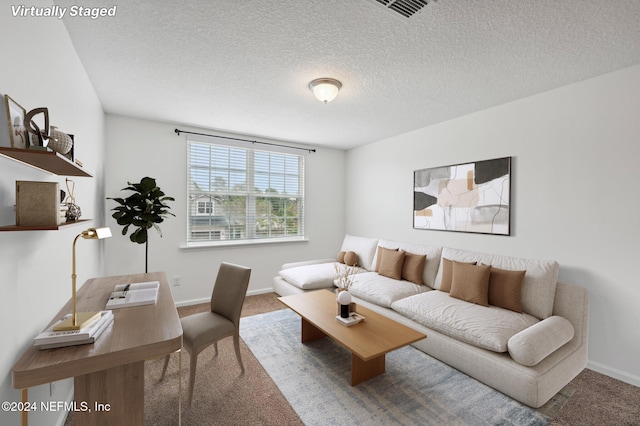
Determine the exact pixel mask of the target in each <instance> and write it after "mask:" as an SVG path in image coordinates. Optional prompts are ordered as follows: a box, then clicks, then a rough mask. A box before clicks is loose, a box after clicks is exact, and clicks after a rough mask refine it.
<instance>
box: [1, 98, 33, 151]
mask: <svg viewBox="0 0 640 426" xmlns="http://www.w3.org/2000/svg"><path fill="white" fill-rule="evenodd" d="M4 102H5V107H6V110H7V122H8V123H7V124H8V125H9V137H10V139H11V148H21V149H26V148H28V147H29V134H28V133H27V129H26V128H25V127H24V116H25V115H26V114H27V111H26V110H25V109H24V108H23V107H22V106H20V104H19V103H17V102H16V101H15V100H13V99H12V98H11V97H10V96H9V95H4Z"/></svg>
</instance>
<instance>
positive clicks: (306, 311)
mask: <svg viewBox="0 0 640 426" xmlns="http://www.w3.org/2000/svg"><path fill="white" fill-rule="evenodd" d="M278 300H280V301H281V302H282V303H284V304H285V305H287V306H288V307H289V308H290V309H291V310H293V311H294V312H296V313H297V314H298V315H300V316H301V317H302V343H306V342H311V341H313V340H317V339H321V338H323V337H325V336H329V337H331V338H332V339H333V340H335V341H336V342H338V343H340V344H341V345H342V346H344V347H345V348H346V349H348V350H349V352H351V386H355V385H357V384H358V383H361V382H364V381H365V380H368V379H371V378H372V377H375V376H377V375H379V374H382V373H384V371H385V354H386V353H387V352H391V351H393V350H395V349H398V348H401V347H403V346H406V345H408V344H411V343H413V342H417V341H418V340H422V339H424V338H425V337H427V336H426V335H425V334H423V333H420V332H418V331H416V330H414V329H412V328H409V327H407V326H405V325H402V324H400V323H398V322H396V321H394V320H392V319H389V318H387V317H385V316H383V315H380V314H378V313H376V312H374V311H372V310H370V309H367V308H365V307H363V306H360V305H357V306H356V311H357V312H358V313H359V314H360V315H363V316H364V317H365V320H364V321H363V322H361V323H359V324H356V325H352V326H350V327H347V326H345V325H342V324H340V323H338V322H337V321H336V315H337V305H336V295H335V293H334V292H331V291H328V290H317V291H311V292H306V293H302V294H295V295H292V296H284V297H279V298H278Z"/></svg>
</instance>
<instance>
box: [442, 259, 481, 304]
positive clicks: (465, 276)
mask: <svg viewBox="0 0 640 426" xmlns="http://www.w3.org/2000/svg"><path fill="white" fill-rule="evenodd" d="M452 269H453V271H452V272H453V273H452V274H451V291H450V292H449V296H451V297H455V298H456V299H462V300H466V301H467V302H470V303H475V304H478V305H482V306H489V275H490V274H491V266H488V265H470V264H468V263H461V262H453V268H452Z"/></svg>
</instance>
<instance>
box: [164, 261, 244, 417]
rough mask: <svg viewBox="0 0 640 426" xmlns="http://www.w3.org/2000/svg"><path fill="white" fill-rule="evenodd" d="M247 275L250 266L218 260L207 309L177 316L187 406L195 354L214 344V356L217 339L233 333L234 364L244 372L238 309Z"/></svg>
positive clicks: (240, 308) (167, 359)
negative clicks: (186, 355) (187, 362)
mask: <svg viewBox="0 0 640 426" xmlns="http://www.w3.org/2000/svg"><path fill="white" fill-rule="evenodd" d="M250 276H251V269H250V268H247V267H244V266H240V265H234V264H232V263H222V264H221V265H220V269H219V270H218V276H217V278H216V283H215V286H214V287H213V293H212V295H211V312H201V313H198V314H194V315H189V316H187V317H184V318H181V319H180V322H181V323H182V332H183V333H182V347H183V348H184V349H186V350H187V351H188V352H189V354H190V359H191V362H190V367H189V369H190V371H189V402H188V404H189V405H191V400H192V399H193V385H194V382H195V378H196V364H197V361H198V354H199V353H200V352H202V350H203V349H205V348H207V347H209V346H211V344H213V345H214V347H215V351H216V352H215V354H216V355H218V340H220V339H223V338H225V337H229V336H233V344H234V346H235V349H236V357H237V358H238V364H240V370H241V372H242V373H244V366H243V365H242V358H241V357H240V312H241V311H242V304H243V303H244V298H245V295H246V294H247V287H248V286H249V277H250ZM169 356H170V355H167V356H166V358H165V360H164V367H163V368H162V375H161V377H160V380H162V379H163V378H164V374H165V372H166V370H167V365H168V364H169Z"/></svg>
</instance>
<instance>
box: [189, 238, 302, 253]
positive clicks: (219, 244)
mask: <svg viewBox="0 0 640 426" xmlns="http://www.w3.org/2000/svg"><path fill="white" fill-rule="evenodd" d="M305 242H309V240H308V239H307V238H305V237H296V238H278V239H264V240H242V241H237V240H226V241H205V242H201V243H186V244H181V245H180V249H184V250H192V249H196V250H197V249H210V248H217V247H238V246H260V245H267V244H289V243H305Z"/></svg>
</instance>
